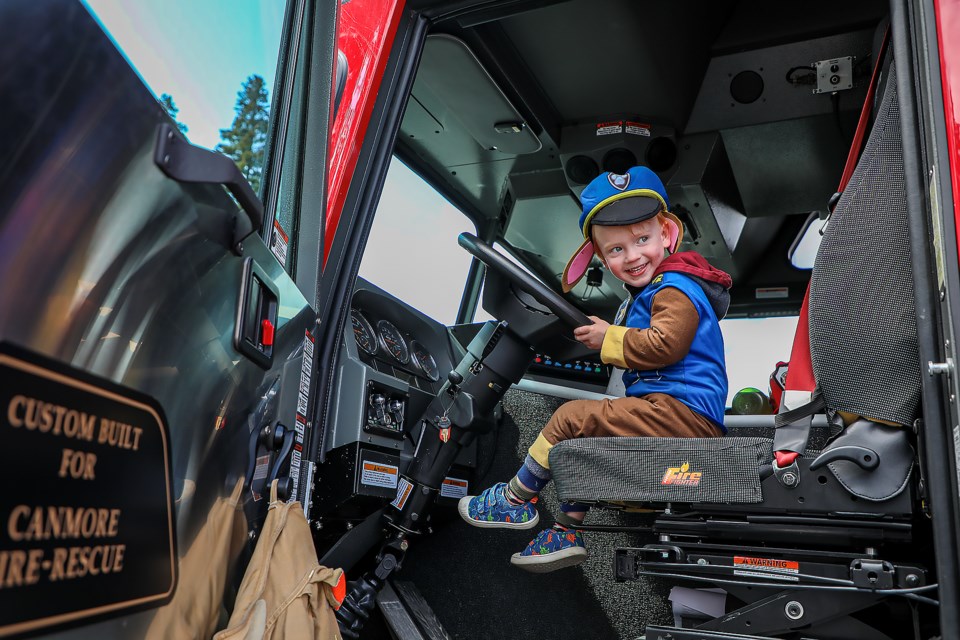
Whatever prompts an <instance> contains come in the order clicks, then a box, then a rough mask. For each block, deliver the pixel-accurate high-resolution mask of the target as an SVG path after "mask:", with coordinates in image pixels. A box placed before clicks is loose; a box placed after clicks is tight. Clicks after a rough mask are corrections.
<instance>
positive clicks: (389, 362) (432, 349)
mask: <svg viewBox="0 0 960 640" xmlns="http://www.w3.org/2000/svg"><path fill="white" fill-rule="evenodd" d="M365 301H366V303H367V304H359V303H358V300H357V299H356V298H355V299H354V304H353V306H352V307H351V309H350V322H351V325H352V328H353V338H354V340H355V341H356V343H357V350H358V352H359V355H360V359H361V360H362V361H364V362H366V363H367V364H370V365H372V366H374V367H375V368H377V369H378V370H381V371H387V372H390V373H392V374H393V375H394V376H395V377H400V378H403V379H405V380H406V381H407V382H411V380H410V375H412V376H415V377H416V378H417V379H420V380H425V381H427V382H428V383H429V384H428V385H426V386H427V387H432V386H433V383H436V382H437V381H439V380H440V378H441V364H440V363H445V364H446V366H447V367H448V368H449V366H450V365H449V356H444V355H443V354H442V353H439V351H441V350H442V348H438V347H437V346H436V345H437V344H438V343H439V344H445V340H446V327H443V326H442V325H439V324H438V325H437V327H435V328H434V327H431V326H429V325H427V324H426V323H425V322H424V321H423V320H422V319H420V318H417V317H414V314H413V313H411V314H410V316H411V317H410V318H409V320H408V321H407V322H401V320H402V319H406V318H404V317H403V316H404V315H405V314H402V313H399V311H400V309H398V308H396V306H395V305H394V308H393V309H392V312H391V313H390V314H389V315H390V318H389V319H388V318H386V317H384V316H385V315H388V314H387V313H385V312H384V311H383V309H382V308H377V307H380V306H382V304H377V303H385V302H386V301H385V300H382V299H378V300H371V299H370V298H369V297H368V298H365ZM401 309H402V308H401ZM385 367H389V369H386V368H385Z"/></svg>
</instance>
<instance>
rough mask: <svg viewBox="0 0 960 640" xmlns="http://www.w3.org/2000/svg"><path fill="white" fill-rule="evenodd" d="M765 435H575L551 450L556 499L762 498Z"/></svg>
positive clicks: (767, 453)
mask: <svg viewBox="0 0 960 640" xmlns="http://www.w3.org/2000/svg"><path fill="white" fill-rule="evenodd" d="M772 459H773V440H771V439H769V438H738V437H726V438H580V439H576V440H567V441H564V442H561V443H558V444H557V445H556V446H554V447H553V448H552V449H551V450H550V469H551V471H552V472H553V480H554V483H555V485H556V489H557V495H558V496H559V498H560V500H563V501H570V502H587V503H590V502H707V503H733V504H753V503H758V502H762V501H763V493H762V491H761V490H760V469H761V467H762V466H764V465H769V464H771V460H772Z"/></svg>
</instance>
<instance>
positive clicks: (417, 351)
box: [410, 340, 440, 382]
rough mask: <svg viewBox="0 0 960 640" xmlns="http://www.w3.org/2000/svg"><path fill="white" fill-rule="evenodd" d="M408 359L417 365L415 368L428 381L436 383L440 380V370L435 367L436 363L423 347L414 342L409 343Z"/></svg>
mask: <svg viewBox="0 0 960 640" xmlns="http://www.w3.org/2000/svg"><path fill="white" fill-rule="evenodd" d="M410 357H411V358H413V361H414V362H416V363H417V366H418V367H420V369H421V370H422V371H423V372H424V373H425V374H426V376H427V377H428V378H430V380H432V381H433V382H436V381H437V380H439V379H440V368H439V367H437V361H436V360H434V359H433V356H432V355H430V352H429V351H427V350H426V349H424V348H423V345H422V344H420V343H419V342H417V341H416V340H414V341H413V342H411V343H410Z"/></svg>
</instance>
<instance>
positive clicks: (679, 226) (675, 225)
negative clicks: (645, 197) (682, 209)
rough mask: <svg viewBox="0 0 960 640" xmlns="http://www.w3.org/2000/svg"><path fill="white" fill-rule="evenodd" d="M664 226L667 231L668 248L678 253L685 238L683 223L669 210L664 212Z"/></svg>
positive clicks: (671, 251)
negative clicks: (678, 248)
mask: <svg viewBox="0 0 960 640" xmlns="http://www.w3.org/2000/svg"><path fill="white" fill-rule="evenodd" d="M662 215H663V227H664V228H665V229H666V231H667V250H668V251H669V252H670V253H676V252H677V247H679V246H680V242H681V241H682V240H683V223H682V222H680V219H679V218H677V216H675V215H673V214H672V213H670V212H669V211H664V212H663V214H662Z"/></svg>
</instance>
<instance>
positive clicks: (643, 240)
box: [591, 216, 670, 288]
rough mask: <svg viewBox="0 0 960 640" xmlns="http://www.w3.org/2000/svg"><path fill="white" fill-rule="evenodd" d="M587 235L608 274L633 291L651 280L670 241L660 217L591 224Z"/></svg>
mask: <svg viewBox="0 0 960 640" xmlns="http://www.w3.org/2000/svg"><path fill="white" fill-rule="evenodd" d="M591 233H592V235H593V242H594V245H595V246H596V248H597V254H598V255H599V256H600V259H601V260H603V262H604V264H605V265H606V266H607V268H608V269H609V270H610V273H612V274H613V275H614V276H616V277H617V278H618V279H619V280H622V281H623V282H625V283H627V284H628V285H630V286H632V287H637V288H643V287H645V286H647V285H648V284H650V281H651V280H653V273H654V271H656V270H657V267H659V266H660V263H661V262H663V258H664V252H665V251H666V248H667V246H668V245H669V242H670V239H669V238H668V237H667V230H666V228H665V227H664V226H663V225H661V224H660V216H654V217H652V218H650V219H648V220H644V221H643V222H637V223H634V224H629V225H624V226H614V227H608V226H602V225H593V226H592V227H591Z"/></svg>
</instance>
